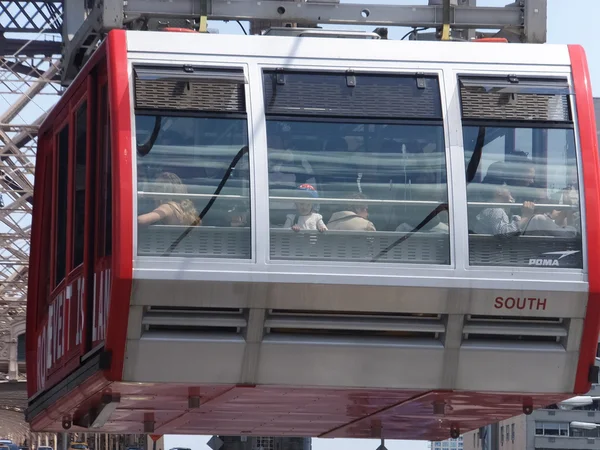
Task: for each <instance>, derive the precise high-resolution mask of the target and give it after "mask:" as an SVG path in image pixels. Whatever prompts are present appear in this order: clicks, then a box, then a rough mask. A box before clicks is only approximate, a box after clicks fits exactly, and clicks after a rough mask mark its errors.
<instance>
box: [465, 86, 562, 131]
mask: <svg viewBox="0 0 600 450" xmlns="http://www.w3.org/2000/svg"><path fill="white" fill-rule="evenodd" d="M509 78H510V77H509ZM568 93H569V87H568V84H567V82H566V80H528V79H523V80H519V81H517V80H516V77H515V79H514V80H513V81H512V82H511V81H509V79H508V78H507V79H495V78H486V77H482V78H469V77H465V78H461V87H460V95H461V103H462V116H463V118H464V119H475V120H477V119H484V120H485V119H488V120H525V121H546V122H548V121H550V122H571V112H570V108H569V97H568Z"/></svg>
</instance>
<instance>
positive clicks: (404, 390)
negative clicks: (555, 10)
mask: <svg viewBox="0 0 600 450" xmlns="http://www.w3.org/2000/svg"><path fill="white" fill-rule="evenodd" d="M242 49H243V50H242ZM36 174H37V179H36V184H35V189H36V190H35V209H34V218H33V242H32V256H31V258H32V263H31V273H30V285H29V298H28V302H29V304H28V324H27V326H28V328H27V330H28V333H29V335H28V361H27V367H28V370H29V374H28V383H29V394H30V397H31V398H30V405H29V409H28V413H27V416H28V420H29V422H30V423H31V425H32V429H33V430H36V431H42V430H43V431H60V430H62V429H63V428H65V429H68V428H70V427H72V430H73V431H75V430H85V429H92V430H98V431H100V430H103V431H108V432H132V433H139V432H147V433H155V434H166V433H192V434H212V433H216V434H221V435H241V434H249V435H267V436H276V435H293V436H320V437H358V438H371V437H378V436H383V437H385V438H393V439H397V438H400V439H428V440H440V439H446V438H447V437H448V436H450V435H453V436H455V435H457V434H458V433H460V432H464V431H467V430H472V429H474V428H477V427H480V426H483V425H485V424H487V423H491V422H494V421H497V420H499V419H503V418H506V417H510V416H514V415H517V414H521V413H522V412H523V411H524V412H526V413H530V412H531V411H532V409H535V408H538V407H543V406H546V405H548V404H552V403H556V402H558V401H561V400H564V399H566V398H569V397H572V396H573V395H574V394H580V393H585V392H587V391H588V390H589V387H590V383H591V382H592V381H596V379H597V373H596V372H595V371H594V368H593V364H594V358H595V354H596V347H597V344H598V332H599V324H600V298H599V286H598V284H599V283H600V256H598V255H597V252H595V251H593V249H594V248H597V247H598V245H600V199H599V194H598V193H599V192H600V174H599V158H598V146H597V137H596V126H595V119H594V110H593V100H592V94H591V87H590V79H589V75H588V69H587V63H586V60H585V55H584V52H583V50H582V49H581V48H580V47H577V46H555V45H527V44H520V45H512V44H502V43H456V42H454V43H452V42H400V41H384V40H367V39H364V40H362V39H339V40H336V39H331V38H323V37H314V38H300V37H289V36H287V37H286V36H230V35H210V34H199V33H167V32H147V31H143V32H141V31H131V32H129V31H127V32H126V31H113V32H111V33H110V34H109V35H108V37H107V39H106V41H105V42H104V43H103V45H102V46H101V48H100V49H98V50H97V52H96V53H95V55H94V56H93V58H92V59H91V60H90V62H89V63H88V64H87V65H86V67H85V69H84V70H83V71H82V72H81V73H80V75H79V76H78V78H77V79H76V81H74V82H73V84H72V85H71V86H70V87H69V89H68V90H67V91H66V92H65V94H64V96H63V97H62V99H61V101H60V102H59V103H58V105H57V106H56V107H55V108H54V110H53V112H52V114H51V115H50V117H48V119H47V120H46V121H45V123H44V125H43V126H42V129H41V132H40V143H39V153H38V158H37V168H36ZM590 249H591V250H592V251H590Z"/></svg>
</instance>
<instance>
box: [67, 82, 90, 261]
mask: <svg viewBox="0 0 600 450" xmlns="http://www.w3.org/2000/svg"><path fill="white" fill-rule="evenodd" d="M88 82H89V80H86V83H85V85H84V86H85V91H84V92H83V94H79V95H75V100H74V101H73V103H72V105H71V107H70V108H69V109H70V113H69V114H70V116H71V122H72V124H73V125H72V130H71V135H72V147H71V148H70V154H71V156H72V161H71V163H70V168H69V174H70V178H71V184H70V188H69V189H70V192H69V195H70V197H71V217H70V220H71V235H70V238H69V239H70V241H71V250H70V254H69V267H70V272H73V271H75V270H77V269H78V268H79V267H82V268H83V267H84V266H85V260H86V251H87V248H86V247H87V245H86V240H87V235H88V227H89V219H88V217H89V215H88V211H89V198H88V197H89V194H90V188H92V187H93V186H90V184H91V183H90V177H89V174H90V172H91V170H90V165H91V164H90V154H89V153H90V143H91V139H90V135H91V134H92V133H90V129H91V128H90V125H91V114H90V112H91V110H92V106H91V105H90V96H89V94H88ZM84 104H85V122H86V129H85V157H86V160H85V196H84V204H83V206H84V211H85V213H84V214H85V215H84V221H83V240H84V242H83V255H82V258H83V261H82V262H81V263H79V264H77V265H76V264H75V243H74V238H75V236H74V234H73V233H74V232H75V207H76V201H75V197H76V196H75V181H76V178H77V173H76V172H77V115H78V113H79V111H80V109H81V107H82V106H83V105H84Z"/></svg>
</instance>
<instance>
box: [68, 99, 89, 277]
mask: <svg viewBox="0 0 600 450" xmlns="http://www.w3.org/2000/svg"><path fill="white" fill-rule="evenodd" d="M86 152H87V102H86V101H84V102H83V103H82V104H81V105H80V106H79V107H78V108H77V111H76V113H75V174H74V175H75V176H74V177H73V180H74V182H73V206H74V207H73V241H72V242H73V266H72V267H73V268H75V267H77V266H79V265H80V264H83V252H84V241H85V236H84V233H85V228H84V226H85V183H86V178H87V177H86V175H87V174H86V166H87V165H86V159H87V154H86Z"/></svg>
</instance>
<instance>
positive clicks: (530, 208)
mask: <svg viewBox="0 0 600 450" xmlns="http://www.w3.org/2000/svg"><path fill="white" fill-rule="evenodd" d="M523 173H527V174H529V173H531V171H530V169H529V167H528V166H527V165H525V166H524V169H523ZM515 179H518V182H519V183H523V182H528V181H529V180H526V179H524V178H520V177H519V174H518V173H517V174H516V175H515V172H514V171H513V170H512V169H511V166H510V164H506V163H503V162H501V161H498V162H495V163H494V164H492V165H490V167H489V169H488V172H487V174H486V177H485V179H484V181H483V185H484V190H483V192H484V196H487V197H488V198H487V200H488V201H489V202H490V203H504V204H506V203H515V198H514V197H513V195H512V192H511V190H512V188H511V186H510V185H509V183H510V182H511V181H512V182H514V181H515ZM530 184H533V180H531V183H530ZM521 185H522V184H521ZM571 214H572V210H563V211H556V210H554V211H553V212H552V213H551V214H548V213H546V214H535V204H534V203H533V202H531V201H527V200H525V201H523V203H522V206H521V214H520V215H512V217H511V218H509V217H508V214H507V213H506V211H505V209H504V208H502V207H491V208H485V209H483V210H482V211H481V212H480V213H479V214H478V215H477V217H476V219H477V222H476V225H475V227H474V228H475V232H476V233H480V234H492V235H511V234H513V235H516V234H523V235H524V234H528V235H540V234H541V235H559V236H565V237H566V236H570V237H574V236H576V234H577V230H575V229H574V228H573V227H572V226H571V225H570V224H571V223H572V220H567V219H568V218H569V217H570V215H571Z"/></svg>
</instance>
